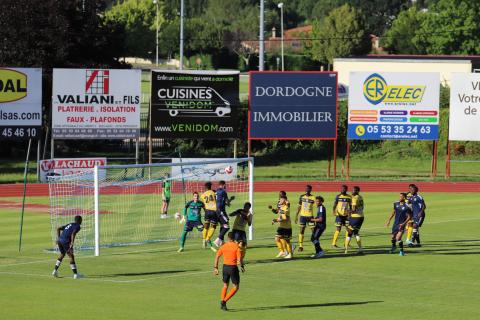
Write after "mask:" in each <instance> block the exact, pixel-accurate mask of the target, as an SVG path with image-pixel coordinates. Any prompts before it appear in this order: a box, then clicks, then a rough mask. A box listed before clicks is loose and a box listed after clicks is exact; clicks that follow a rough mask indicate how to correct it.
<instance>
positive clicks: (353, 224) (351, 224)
mask: <svg viewBox="0 0 480 320" xmlns="http://www.w3.org/2000/svg"><path fill="white" fill-rule="evenodd" d="M364 219H365V218H364V217H357V218H350V220H348V229H350V230H353V231H360V228H361V227H362V224H363V220H364Z"/></svg>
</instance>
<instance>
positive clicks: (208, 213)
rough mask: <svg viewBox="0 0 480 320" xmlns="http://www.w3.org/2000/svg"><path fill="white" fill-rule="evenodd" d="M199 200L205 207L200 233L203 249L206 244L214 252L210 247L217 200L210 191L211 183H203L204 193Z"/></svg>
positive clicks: (214, 226)
mask: <svg viewBox="0 0 480 320" xmlns="http://www.w3.org/2000/svg"><path fill="white" fill-rule="evenodd" d="M200 200H201V201H202V202H203V204H204V206H205V209H204V210H205V223H204V225H203V226H204V228H203V232H202V236H203V247H204V248H206V247H207V244H208V246H209V247H210V249H212V251H216V250H215V248H214V247H213V246H212V241H211V240H210V239H212V237H213V233H214V232H215V228H217V223H218V216H217V199H216V197H215V191H213V190H212V183H211V182H207V183H205V192H204V193H202V195H201V196H200Z"/></svg>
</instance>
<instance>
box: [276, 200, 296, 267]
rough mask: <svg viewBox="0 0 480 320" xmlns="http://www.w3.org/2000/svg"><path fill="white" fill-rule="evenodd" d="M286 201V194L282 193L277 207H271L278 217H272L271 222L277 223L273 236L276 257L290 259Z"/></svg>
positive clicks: (289, 235)
mask: <svg viewBox="0 0 480 320" xmlns="http://www.w3.org/2000/svg"><path fill="white" fill-rule="evenodd" d="M287 201H288V200H287V196H286V195H285V196H284V195H282V196H280V199H279V208H278V209H271V210H272V211H273V212H275V213H278V218H275V219H273V220H272V224H274V223H276V222H278V223H279V226H278V228H277V234H276V236H275V243H276V244H277V247H278V250H279V253H278V255H277V256H276V258H280V257H284V258H285V259H292V257H293V250H292V244H291V243H290V240H291V238H292V221H291V219H290V206H289V205H288V204H287Z"/></svg>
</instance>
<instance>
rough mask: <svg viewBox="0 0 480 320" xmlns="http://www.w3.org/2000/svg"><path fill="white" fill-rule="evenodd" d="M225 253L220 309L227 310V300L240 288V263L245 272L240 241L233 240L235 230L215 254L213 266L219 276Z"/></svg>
mask: <svg viewBox="0 0 480 320" xmlns="http://www.w3.org/2000/svg"><path fill="white" fill-rule="evenodd" d="M222 255H223V288H222V295H221V298H222V301H221V303H220V309H222V310H224V311H227V310H228V309H227V301H228V300H230V299H231V298H232V297H233V296H234V295H235V293H237V291H238V290H239V288H240V273H239V271H238V267H237V266H238V265H240V268H241V269H242V272H245V266H244V265H243V260H242V255H241V252H240V247H239V246H238V243H236V242H234V241H233V232H229V233H228V242H227V243H225V244H224V245H223V246H221V247H220V249H218V251H217V254H216V256H215V264H214V266H213V272H214V274H215V275H216V276H218V261H219V260H220V257H221V256H222ZM230 280H231V281H232V284H233V288H232V290H230V292H229V293H228V294H227V291H228V285H229V283H230Z"/></svg>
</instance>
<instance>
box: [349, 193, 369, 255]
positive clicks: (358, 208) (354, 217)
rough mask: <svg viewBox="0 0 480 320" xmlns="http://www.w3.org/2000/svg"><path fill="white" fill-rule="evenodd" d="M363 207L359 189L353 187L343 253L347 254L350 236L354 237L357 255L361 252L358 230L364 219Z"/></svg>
mask: <svg viewBox="0 0 480 320" xmlns="http://www.w3.org/2000/svg"><path fill="white" fill-rule="evenodd" d="M364 207H365V204H364V202H363V197H362V196H361V195H360V187H358V186H355V187H353V192H352V210H351V211H350V214H349V218H348V226H347V232H348V235H347V238H345V253H347V252H348V245H349V244H350V240H351V239H352V235H355V239H356V240H357V245H358V253H362V252H363V248H362V239H361V238H360V228H361V227H362V224H363V220H364V219H365V218H364V212H363V210H364Z"/></svg>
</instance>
